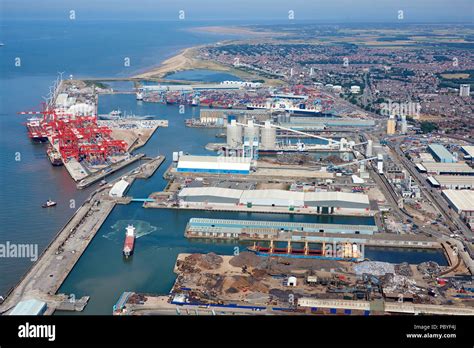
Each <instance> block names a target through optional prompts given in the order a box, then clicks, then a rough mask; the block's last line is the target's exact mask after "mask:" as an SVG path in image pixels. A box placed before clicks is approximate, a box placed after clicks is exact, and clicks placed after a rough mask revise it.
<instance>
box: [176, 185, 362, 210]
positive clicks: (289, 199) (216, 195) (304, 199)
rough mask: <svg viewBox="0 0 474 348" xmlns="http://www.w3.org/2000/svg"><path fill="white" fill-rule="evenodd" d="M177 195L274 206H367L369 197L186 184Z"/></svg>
mask: <svg viewBox="0 0 474 348" xmlns="http://www.w3.org/2000/svg"><path fill="white" fill-rule="evenodd" d="M178 198H179V199H180V200H181V201H183V202H188V203H192V202H194V203H204V202H207V203H216V204H221V203H222V204H244V205H247V204H252V205H255V206H268V207H269V206H275V207H304V206H309V207H333V208H347V209H368V208H369V197H368V196H367V195H366V194H362V193H350V192H296V191H286V190H237V189H228V188H220V187H186V188H183V189H182V190H181V191H180V192H179V194H178Z"/></svg>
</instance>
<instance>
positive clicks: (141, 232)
mask: <svg viewBox="0 0 474 348" xmlns="http://www.w3.org/2000/svg"><path fill="white" fill-rule="evenodd" d="M128 225H133V226H134V227H135V238H136V239H138V238H141V237H144V236H146V235H149V234H151V233H153V232H155V231H156V230H158V227H156V226H153V225H151V224H150V223H149V222H148V221H144V220H118V221H117V222H116V223H115V224H113V225H112V226H111V229H112V231H110V232H108V233H105V234H104V235H102V237H104V238H106V239H109V240H113V241H115V242H120V241H121V240H122V237H123V232H124V231H125V229H126V227H127V226H128Z"/></svg>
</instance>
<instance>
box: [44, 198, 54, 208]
mask: <svg viewBox="0 0 474 348" xmlns="http://www.w3.org/2000/svg"><path fill="white" fill-rule="evenodd" d="M56 204H57V203H56V202H54V201H52V200H50V199H48V200H47V201H46V203H44V204H43V205H42V207H43V208H51V207H54V206H55V205H56Z"/></svg>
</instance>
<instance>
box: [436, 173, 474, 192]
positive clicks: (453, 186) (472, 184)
mask: <svg viewBox="0 0 474 348" xmlns="http://www.w3.org/2000/svg"><path fill="white" fill-rule="evenodd" d="M428 181H429V182H430V183H431V185H433V186H434V187H441V188H443V189H449V190H463V189H467V190H470V189H473V188H474V176H470V175H435V176H434V177H431V176H430V177H428Z"/></svg>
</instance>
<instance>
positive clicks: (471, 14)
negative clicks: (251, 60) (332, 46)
mask: <svg viewBox="0 0 474 348" xmlns="http://www.w3.org/2000/svg"><path fill="white" fill-rule="evenodd" d="M0 6H1V15H0V18H2V19H7V18H8V19H10V18H11V19H35V18H38V19H50V18H57V19H61V18H65V17H66V18H67V16H68V15H69V11H70V10H74V11H76V17H77V19H78V20H79V19H148V20H149V19H157V20H177V19H178V12H179V10H184V11H185V14H186V19H188V20H248V21H255V20H273V21H282V22H284V21H287V20H288V11H289V10H293V11H294V13H295V20H315V21H321V22H322V21H329V22H389V21H393V22H396V21H397V14H398V11H399V10H403V11H404V20H405V21H406V22H471V23H472V22H473V21H474V19H473V18H474V0H1V5H0Z"/></svg>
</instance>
